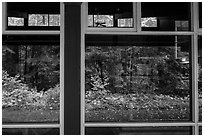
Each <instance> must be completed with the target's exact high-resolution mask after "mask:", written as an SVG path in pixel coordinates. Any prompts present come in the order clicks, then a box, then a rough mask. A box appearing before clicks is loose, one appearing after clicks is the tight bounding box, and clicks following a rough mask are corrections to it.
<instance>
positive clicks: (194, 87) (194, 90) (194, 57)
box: [191, 2, 199, 135]
mask: <svg viewBox="0 0 204 137" xmlns="http://www.w3.org/2000/svg"><path fill="white" fill-rule="evenodd" d="M191 18H192V26H193V27H192V29H193V32H194V34H193V36H192V37H193V39H192V45H191V50H192V52H191V53H192V118H193V122H194V123H195V126H194V128H193V134H195V135H198V134H199V127H198V111H199V109H198V82H197V80H198V35H197V33H198V3H196V2H193V3H191Z"/></svg>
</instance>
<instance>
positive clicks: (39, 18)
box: [28, 14, 48, 26]
mask: <svg viewBox="0 0 204 137" xmlns="http://www.w3.org/2000/svg"><path fill="white" fill-rule="evenodd" d="M28 17H29V19H28V26H48V14H29V15H28Z"/></svg>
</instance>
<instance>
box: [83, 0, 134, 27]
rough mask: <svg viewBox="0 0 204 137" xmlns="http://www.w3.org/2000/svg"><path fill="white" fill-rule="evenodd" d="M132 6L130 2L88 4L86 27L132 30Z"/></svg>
mask: <svg viewBox="0 0 204 137" xmlns="http://www.w3.org/2000/svg"><path fill="white" fill-rule="evenodd" d="M133 11H134V6H133V3H131V2H117V3H116V2H109V3H104V2H90V3H88V16H87V17H88V18H87V20H88V21H87V26H88V28H89V29H91V28H103V29H104V28H123V29H125V28H126V29H127V28H134V27H135V26H134V22H135V17H134V16H135V15H134V12H133Z"/></svg>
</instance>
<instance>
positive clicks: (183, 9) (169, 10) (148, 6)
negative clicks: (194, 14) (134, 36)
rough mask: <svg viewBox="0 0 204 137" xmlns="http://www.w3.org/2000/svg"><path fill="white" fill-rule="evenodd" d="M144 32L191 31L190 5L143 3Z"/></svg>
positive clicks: (185, 3)
mask: <svg viewBox="0 0 204 137" xmlns="http://www.w3.org/2000/svg"><path fill="white" fill-rule="evenodd" d="M141 6H142V19H141V24H142V25H141V26H142V30H143V31H189V30H190V21H191V19H190V16H191V14H190V3H187V2H182V3H181V2H180V3H179V2H142V4H141Z"/></svg>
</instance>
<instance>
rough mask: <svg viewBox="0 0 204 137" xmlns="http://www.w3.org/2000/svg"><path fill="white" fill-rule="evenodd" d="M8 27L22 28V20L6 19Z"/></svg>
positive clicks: (15, 18) (16, 18)
mask: <svg viewBox="0 0 204 137" xmlns="http://www.w3.org/2000/svg"><path fill="white" fill-rule="evenodd" d="M8 26H24V18H18V17H8Z"/></svg>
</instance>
